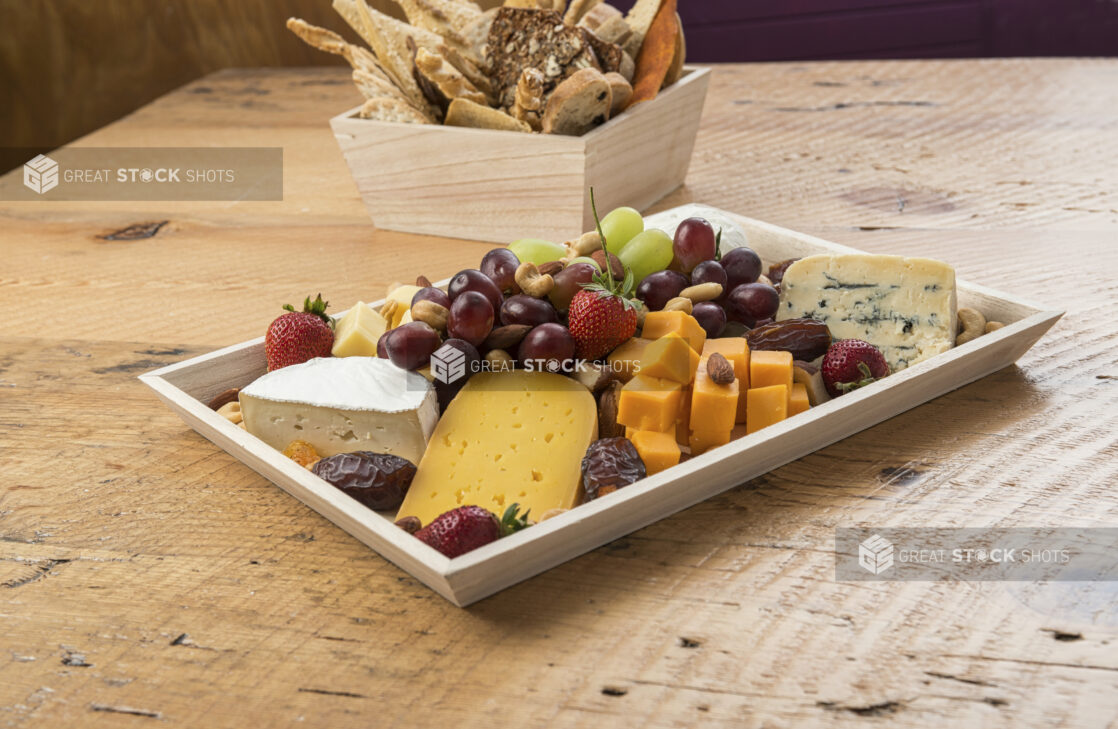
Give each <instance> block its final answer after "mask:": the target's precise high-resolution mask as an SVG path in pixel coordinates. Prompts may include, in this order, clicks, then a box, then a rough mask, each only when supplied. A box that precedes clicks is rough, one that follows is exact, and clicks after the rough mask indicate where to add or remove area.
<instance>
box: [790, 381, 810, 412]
mask: <svg viewBox="0 0 1118 729" xmlns="http://www.w3.org/2000/svg"><path fill="white" fill-rule="evenodd" d="M810 407H811V402H810V401H809V400H808V399H807V386H806V385H805V384H804V383H802V382H794V383H792V395H791V397H789V399H788V417H792V416H793V415H799V414H800V413H804V412H807V410H808V408H810Z"/></svg>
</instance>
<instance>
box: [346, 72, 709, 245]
mask: <svg viewBox="0 0 1118 729" xmlns="http://www.w3.org/2000/svg"><path fill="white" fill-rule="evenodd" d="M709 83H710V69H709V68H692V67H686V68H685V69H684V73H683V76H682V77H681V78H680V79H679V81H677V82H676V83H674V84H672V85H671V86H669V87H667V88H666V89H664V90H663V91H661V92H660V93H659V94H658V95H657V96H656V98H655V99H653V100H651V101H648V102H645V103H643V104H637V105H636V106H634V107H633V108H631V109H627V110H626V111H624V112H623V113H621V114H619V115H618V116H616V117H615V118H613V119H610V120H609V121H608V122H606V123H605V124H603V125H602V126H600V127H598V128H597V129H594V130H593V131H590V132H587V133H586V134H584V135H582V136H581V137H567V136H563V135H559V134H525V133H523V132H506V131H497V130H493V129H468V128H465V127H445V126H439V125H435V124H396V123H391V122H379V121H371V120H369V119H361V118H360V117H359V116H358V115H357V114H358V112H359V111H360V107H358V108H356V109H350V110H349V111H347V112H345V113H344V114H339V115H338V116H336V117H334V118H333V119H331V120H330V126H331V128H333V130H334V136H335V137H336V138H337V140H338V146H339V147H341V150H342V154H343V155H344V156H345V160H346V164H348V165H349V170H350V173H351V174H352V175H353V180H354V182H355V183H356V184H357V191H358V193H360V195H361V200H362V201H363V202H364V203H365V207H366V209H367V210H368V211H369V215H370V216H372V218H373V223H374V224H375V225H376V226H377V227H378V228H382V229H384V230H402V231H404V232H408V233H425V234H428V235H440V236H445V237H448V238H468V239H470V240H485V241H495V242H498V243H508V242H509V241H513V240H516V239H517V238H543V239H545V240H570V239H571V238H574V237H575V236H577V235H579V234H580V233H582V232H583V231H587V230H590V229H591V228H593V227H594V218H593V216H592V214H591V212H590V193H589V190H590V188H591V187H593V188H594V190H595V195H596V196H597V203H598V209H599V210H611V209H613V208H616V207H621V206H623V205H628V206H630V207H634V208H636V209H637V210H644V209H645V208H647V207H649V206H650V205H652V204H653V203H655V202H656V201H657V200H659V199H660V198H662V197H664V196H665V195H667V194H668V193H669V192H671V191H672V190H674V189H676V188H677V187H679V186H680V185H682V184H683V180H684V178H685V177H687V168H688V166H689V165H690V163H691V151H692V149H693V148H694V146H695V136H696V135H697V134H698V131H699V119H700V117H701V116H702V112H703V100H704V99H705V98H706V92H707V86H708V84H709Z"/></svg>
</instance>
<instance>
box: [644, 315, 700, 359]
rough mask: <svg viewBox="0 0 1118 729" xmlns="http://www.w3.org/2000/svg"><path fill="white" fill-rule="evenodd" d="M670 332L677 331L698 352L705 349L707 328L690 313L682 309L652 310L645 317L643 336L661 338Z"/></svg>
mask: <svg viewBox="0 0 1118 729" xmlns="http://www.w3.org/2000/svg"><path fill="white" fill-rule="evenodd" d="M669 332H675V333H676V334H678V335H679V336H681V337H683V338H684V339H686V340H687V342H688V344H690V345H691V349H693V350H695V351H696V352H702V351H703V344H704V343H705V342H706V340H707V333H706V330H705V329H703V328H702V327H701V326H699V322H697V321H696V320H695V317H693V316H691V315H690V314H684V313H683V312H682V311H651V312H649V313H648V314H647V315H646V316H645V317H644V328H643V329H642V330H641V336H642V337H644V338H645V339H659V338H660V337H662V336H664V335H666V334H668V333H669Z"/></svg>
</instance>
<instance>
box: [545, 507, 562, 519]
mask: <svg viewBox="0 0 1118 729" xmlns="http://www.w3.org/2000/svg"><path fill="white" fill-rule="evenodd" d="M567 511H569V509H564V508H562V507H556V508H554V509H548V510H547V511H545V512H544V513H543V514H541V515H540V521H547V520H548V519H553V518H555V517H557V516H559V515H560V514H565V513H567Z"/></svg>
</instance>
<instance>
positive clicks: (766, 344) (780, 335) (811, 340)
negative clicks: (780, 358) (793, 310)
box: [745, 319, 831, 362]
mask: <svg viewBox="0 0 1118 729" xmlns="http://www.w3.org/2000/svg"><path fill="white" fill-rule="evenodd" d="M745 341H747V342H749V348H750V349H751V350H781V351H785V352H791V353H792V359H799V360H803V361H804V362H810V361H811V360H813V359H815V358H816V357H822V356H823V355H824V354H826V353H827V348H828V347H830V346H831V330H829V329H828V328H827V325H826V324H824V323H823V322H821V321H818V320H816V319H785V320H784V321H778V322H773V323H772V324H765V325H764V326H759V327H756V328H755V329H752V330H750V331H749V332H748V333H746V335H745Z"/></svg>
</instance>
